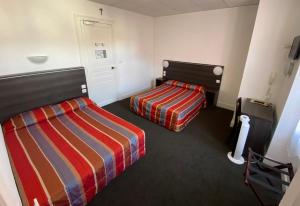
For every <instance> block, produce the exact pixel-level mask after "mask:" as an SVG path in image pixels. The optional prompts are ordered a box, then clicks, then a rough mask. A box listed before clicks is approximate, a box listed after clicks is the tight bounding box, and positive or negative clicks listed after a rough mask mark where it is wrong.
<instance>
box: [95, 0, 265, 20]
mask: <svg viewBox="0 0 300 206" xmlns="http://www.w3.org/2000/svg"><path fill="white" fill-rule="evenodd" d="M89 1H93V2H97V3H101V4H105V5H109V6H113V7H117V8H120V9H125V10H129V11H133V12H137V13H141V14H145V15H148V16H153V17H158V16H168V15H175V14H182V13H190V12H197V11H207V10H214V9H223V8H232V7H239V6H248V5H257V4H258V3H259V0H89Z"/></svg>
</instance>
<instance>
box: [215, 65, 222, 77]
mask: <svg viewBox="0 0 300 206" xmlns="http://www.w3.org/2000/svg"><path fill="white" fill-rule="evenodd" d="M213 73H214V75H216V76H219V75H221V74H223V69H222V67H219V66H217V67H215V68H214V70H213Z"/></svg>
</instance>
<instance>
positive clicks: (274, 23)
mask: <svg viewBox="0 0 300 206" xmlns="http://www.w3.org/2000/svg"><path fill="white" fill-rule="evenodd" d="M299 8H300V1H299V0H284V1H282V0H261V1H260V4H259V7H258V11H257V17H256V22H255V26H254V30H253V36H252V39H251V44H250V48H249V53H248V57H247V61H246V65H245V71H244V74H243V79H242V82H241V87H240V91H239V96H241V97H251V98H257V99H261V100H264V99H265V95H266V92H267V89H268V81H269V77H270V75H271V73H272V72H273V73H276V74H277V78H276V80H275V82H274V85H273V88H272V94H273V95H272V97H271V102H272V103H274V104H275V105H276V107H277V109H276V111H277V115H278V117H279V116H280V114H281V112H282V109H283V107H284V103H285V100H286V98H287V95H288V92H289V89H290V85H291V82H292V81H291V79H289V78H288V77H285V76H284V70H285V69H286V68H287V67H288V64H289V60H288V53H289V50H290V48H288V46H290V45H291V44H292V41H293V39H294V37H295V36H297V35H300V26H299V21H300V12H299Z"/></svg>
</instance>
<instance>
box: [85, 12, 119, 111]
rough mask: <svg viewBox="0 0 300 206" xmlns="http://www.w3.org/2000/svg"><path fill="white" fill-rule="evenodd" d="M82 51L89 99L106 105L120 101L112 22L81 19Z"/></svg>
mask: <svg viewBox="0 0 300 206" xmlns="http://www.w3.org/2000/svg"><path fill="white" fill-rule="evenodd" d="M79 24H80V29H79V30H80V31H79V33H80V34H79V36H80V38H79V39H80V50H81V51H80V53H81V60H82V64H83V66H84V67H85V69H86V77H87V84H88V89H89V96H90V98H91V99H92V100H93V101H95V102H96V103H97V104H98V105H100V106H104V105H106V104H110V103H112V102H114V101H116V100H117V77H116V68H115V65H114V53H113V30H112V24H110V23H103V22H100V21H96V20H90V19H86V18H81V19H79Z"/></svg>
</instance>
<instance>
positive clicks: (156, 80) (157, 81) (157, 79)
mask: <svg viewBox="0 0 300 206" xmlns="http://www.w3.org/2000/svg"><path fill="white" fill-rule="evenodd" d="M163 82H164V79H163V78H162V77H160V78H156V79H155V86H160V85H162V83H163Z"/></svg>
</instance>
